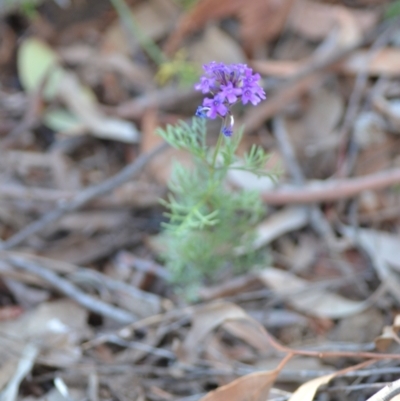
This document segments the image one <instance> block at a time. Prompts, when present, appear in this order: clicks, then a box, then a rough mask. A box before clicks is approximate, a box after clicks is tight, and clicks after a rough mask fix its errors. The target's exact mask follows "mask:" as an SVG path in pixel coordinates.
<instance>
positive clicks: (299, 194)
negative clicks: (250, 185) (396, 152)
mask: <svg viewBox="0 0 400 401" xmlns="http://www.w3.org/2000/svg"><path fill="white" fill-rule="evenodd" d="M399 183H400V168H394V169H390V170H386V171H382V172H379V173H376V174H370V175H366V176H363V177H356V178H347V179H338V180H327V181H320V182H318V185H316V184H315V183H313V184H306V185H304V186H303V187H301V188H290V189H278V190H275V191H268V192H263V193H262V198H263V200H264V201H265V202H266V203H268V204H270V205H285V204H297V203H317V202H334V201H337V200H340V199H345V198H351V197H353V196H356V195H358V194H359V193H360V192H362V191H366V190H379V189H384V188H387V187H390V186H392V185H395V184H399Z"/></svg>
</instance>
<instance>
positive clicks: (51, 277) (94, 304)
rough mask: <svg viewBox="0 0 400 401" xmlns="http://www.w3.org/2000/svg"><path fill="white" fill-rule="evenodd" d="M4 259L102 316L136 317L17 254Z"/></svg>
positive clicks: (129, 320) (124, 319) (125, 319)
mask: <svg viewBox="0 0 400 401" xmlns="http://www.w3.org/2000/svg"><path fill="white" fill-rule="evenodd" d="M6 260H7V262H9V263H11V264H12V265H13V266H15V267H17V268H18V269H22V270H24V271H26V272H29V273H31V274H34V275H35V276H39V277H40V278H42V279H43V280H45V281H46V282H48V283H49V284H51V285H52V286H53V287H54V288H56V289H57V290H58V291H60V292H61V293H63V294H64V295H66V296H67V297H69V298H71V299H73V300H74V301H76V302H77V303H78V304H80V305H82V306H83V307H85V308H87V309H89V310H90V311H92V312H95V313H99V314H100V315H102V316H106V317H108V318H110V319H113V320H115V321H117V322H120V323H124V324H127V323H132V322H134V321H135V320H137V319H138V318H137V317H136V316H135V315H134V314H132V313H131V312H128V311H126V310H124V309H121V308H118V307H116V306H113V305H110V304H108V303H106V302H104V301H102V300H100V299H97V298H95V297H92V296H91V295H87V294H85V293H84V292H83V291H81V290H80V289H79V288H78V287H76V286H75V285H73V284H72V283H70V282H69V281H68V280H66V279H64V278H62V277H60V276H59V275H58V274H56V273H54V272H52V271H50V270H48V269H46V268H44V267H42V266H40V265H38V264H36V263H33V262H30V261H27V260H25V259H23V258H20V257H17V256H8V257H7V258H6Z"/></svg>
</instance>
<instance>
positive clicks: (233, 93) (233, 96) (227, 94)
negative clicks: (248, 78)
mask: <svg viewBox="0 0 400 401" xmlns="http://www.w3.org/2000/svg"><path fill="white" fill-rule="evenodd" d="M221 89H222V90H221V95H223V96H224V98H225V99H226V100H227V101H228V102H229V103H235V102H236V101H237V100H238V98H237V97H238V96H240V95H241V94H242V90H241V89H240V88H235V87H234V86H233V83H232V82H228V84H227V85H221Z"/></svg>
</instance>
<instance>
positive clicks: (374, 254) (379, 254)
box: [342, 226, 400, 300]
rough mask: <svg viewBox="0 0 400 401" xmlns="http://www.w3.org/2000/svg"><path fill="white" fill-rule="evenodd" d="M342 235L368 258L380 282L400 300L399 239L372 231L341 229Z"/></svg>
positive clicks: (397, 236)
mask: <svg viewBox="0 0 400 401" xmlns="http://www.w3.org/2000/svg"><path fill="white" fill-rule="evenodd" d="M342 232H343V234H344V235H345V236H346V237H348V238H349V239H351V240H352V241H353V242H354V243H355V244H357V245H359V246H360V247H361V248H363V249H364V250H365V252H367V253H368V255H369V256H370V258H371V260H372V263H373V266H374V268H375V270H376V273H377V274H378V277H379V278H380V280H381V281H382V282H383V283H385V284H386V285H387V288H388V289H389V291H390V292H391V293H392V295H393V296H394V297H395V298H396V299H397V300H400V277H399V274H398V272H400V247H399V244H400V237H399V235H394V234H389V233H386V232H383V231H377V230H372V229H356V228H353V227H349V226H343V227H342Z"/></svg>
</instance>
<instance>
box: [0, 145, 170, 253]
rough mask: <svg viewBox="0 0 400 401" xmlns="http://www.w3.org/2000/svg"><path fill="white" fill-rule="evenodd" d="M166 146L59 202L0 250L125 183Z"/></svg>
mask: <svg viewBox="0 0 400 401" xmlns="http://www.w3.org/2000/svg"><path fill="white" fill-rule="evenodd" d="M167 148H168V144H166V143H162V144H160V145H159V146H157V147H156V148H154V149H153V150H152V151H151V152H149V153H144V154H141V155H140V156H139V157H138V158H137V159H136V160H135V161H134V162H133V163H132V164H129V165H128V166H126V167H125V168H124V169H122V170H121V171H120V172H119V173H118V174H116V175H115V176H113V177H111V178H109V179H107V180H105V181H103V182H102V183H100V184H97V185H93V186H91V187H88V188H86V189H85V190H83V191H82V192H80V193H78V194H77V195H76V196H74V197H73V198H72V199H71V200H70V201H65V202H63V203H60V205H59V207H58V208H57V209H55V210H53V211H51V212H49V213H47V214H45V215H44V216H43V217H41V218H40V219H39V220H37V221H34V222H33V223H31V224H29V225H28V226H26V227H25V228H23V229H22V230H21V231H19V232H18V233H16V234H14V235H13V236H12V237H11V238H9V239H8V240H7V241H4V242H3V243H1V244H0V250H5V249H10V248H13V247H15V246H16V245H19V244H21V243H22V242H24V241H25V240H26V239H28V238H29V237H30V236H31V235H33V234H36V233H38V232H39V231H41V230H43V229H44V228H45V227H47V226H48V225H49V224H51V223H53V222H55V221H57V220H58V219H60V218H61V217H62V216H64V215H65V214H67V213H70V212H73V211H75V210H77V209H80V208H81V207H82V206H84V205H86V204H87V203H88V202H89V201H91V200H92V199H94V198H97V197H99V196H101V195H104V194H105V193H107V192H110V191H112V190H113V189H115V188H116V187H119V186H120V185H122V184H124V183H126V182H127V181H129V180H131V179H132V178H133V177H135V176H136V175H137V174H138V173H139V172H140V171H141V170H142V169H143V168H144V167H145V166H146V164H147V163H148V162H149V161H150V160H152V159H153V158H154V157H155V156H157V155H159V154H160V153H162V152H163V151H164V150H166V149H167Z"/></svg>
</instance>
